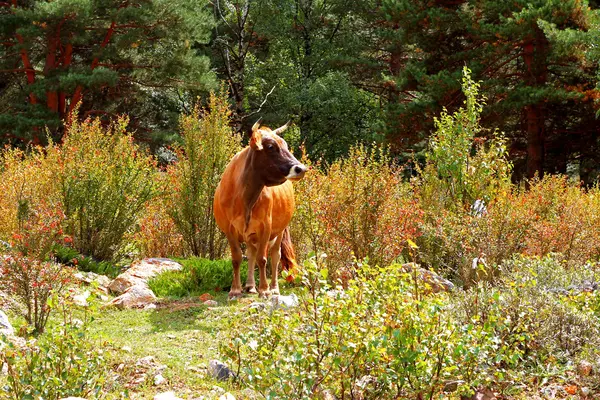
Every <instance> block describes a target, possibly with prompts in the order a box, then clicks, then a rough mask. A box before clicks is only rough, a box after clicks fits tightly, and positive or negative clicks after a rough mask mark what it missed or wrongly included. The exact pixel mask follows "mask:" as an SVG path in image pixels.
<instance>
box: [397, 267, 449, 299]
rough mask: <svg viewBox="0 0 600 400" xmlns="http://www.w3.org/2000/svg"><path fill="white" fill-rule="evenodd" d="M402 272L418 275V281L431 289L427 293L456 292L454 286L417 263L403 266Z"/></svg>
mask: <svg viewBox="0 0 600 400" xmlns="http://www.w3.org/2000/svg"><path fill="white" fill-rule="evenodd" d="M402 270H403V271H404V272H406V273H409V274H416V278H417V280H419V281H421V282H423V283H426V284H427V285H428V286H429V288H427V290H424V292H425V293H438V292H450V291H452V290H454V284H453V283H452V282H450V281H449V280H447V279H444V278H442V277H441V276H439V275H438V274H436V273H435V272H433V271H430V270H428V269H425V268H421V267H419V266H418V265H417V264H415V263H407V264H402Z"/></svg>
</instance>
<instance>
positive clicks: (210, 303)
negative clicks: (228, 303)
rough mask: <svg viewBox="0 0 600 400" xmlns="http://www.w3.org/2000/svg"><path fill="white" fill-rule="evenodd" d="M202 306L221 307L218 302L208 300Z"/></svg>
mask: <svg viewBox="0 0 600 400" xmlns="http://www.w3.org/2000/svg"><path fill="white" fill-rule="evenodd" d="M202 304H204V305H205V306H208V307H216V306H218V305H219V303H218V302H217V301H215V300H206V301H205V302H204V303H202Z"/></svg>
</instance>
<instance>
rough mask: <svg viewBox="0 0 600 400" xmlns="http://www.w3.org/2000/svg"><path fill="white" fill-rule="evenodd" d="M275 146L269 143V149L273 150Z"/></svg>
mask: <svg viewBox="0 0 600 400" xmlns="http://www.w3.org/2000/svg"><path fill="white" fill-rule="evenodd" d="M274 148H275V146H273V145H272V144H268V145H267V150H273V149H274Z"/></svg>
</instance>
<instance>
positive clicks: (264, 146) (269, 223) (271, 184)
mask: <svg viewBox="0 0 600 400" xmlns="http://www.w3.org/2000/svg"><path fill="white" fill-rule="evenodd" d="M288 124H289V123H288ZM288 124H285V125H284V126H282V127H280V128H278V129H276V130H274V131H271V130H270V129H269V128H266V127H260V120H259V121H258V122H256V123H255V124H254V126H253V127H252V136H251V138H250V144H249V146H248V147H246V148H245V149H244V150H242V151H240V152H239V153H237V154H236V155H235V156H234V157H233V159H232V160H231V161H230V162H229V165H227V168H225V172H224V173H223V176H222V177H221V182H220V183H219V186H218V187H217V191H216V193H215V199H214V214H215V219H216V220H217V225H219V228H221V230H222V231H223V232H224V233H225V235H226V236H227V240H228V241H229V246H230V247H231V258H232V260H231V261H232V264H233V283H232V285H231V291H230V292H229V297H230V298H235V297H238V296H240V295H241V294H242V283H241V280H240V263H241V262H242V250H241V247H240V244H241V243H246V245H247V255H248V279H247V281H246V291H248V292H250V293H256V288H255V283H254V266H255V264H258V270H259V285H258V293H259V295H260V296H264V297H266V296H269V295H270V293H274V294H277V293H279V285H278V282H277V272H278V269H277V268H278V264H279V261H280V260H281V263H282V265H283V267H284V268H286V269H293V268H294V267H295V266H296V260H295V255H294V248H293V246H292V242H291V240H290V235H289V229H288V227H287V226H288V224H289V222H290V219H291V218H292V214H293V212H294V208H295V204H294V188H293V187H292V183H291V182H290V180H300V179H302V177H303V176H304V173H305V172H306V170H307V168H306V167H305V166H304V165H302V164H301V163H300V162H299V161H298V160H297V159H296V158H295V157H294V156H293V155H292V153H290V151H289V150H288V146H287V143H286V142H285V140H283V139H282V138H281V137H280V136H279V135H280V134H281V133H282V132H283V131H284V130H285V129H287V127H288ZM267 251H269V252H270V255H271V286H270V288H269V286H268V285H267V271H266V266H267ZM269 289H270V290H269Z"/></svg>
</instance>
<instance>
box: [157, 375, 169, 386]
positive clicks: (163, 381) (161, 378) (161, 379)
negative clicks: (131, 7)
mask: <svg viewBox="0 0 600 400" xmlns="http://www.w3.org/2000/svg"><path fill="white" fill-rule="evenodd" d="M166 381H167V379H166V378H165V377H164V376H162V375H161V374H158V375H156V376H155V377H154V386H160V385H162V384H163V383H165V382H166Z"/></svg>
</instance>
